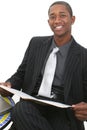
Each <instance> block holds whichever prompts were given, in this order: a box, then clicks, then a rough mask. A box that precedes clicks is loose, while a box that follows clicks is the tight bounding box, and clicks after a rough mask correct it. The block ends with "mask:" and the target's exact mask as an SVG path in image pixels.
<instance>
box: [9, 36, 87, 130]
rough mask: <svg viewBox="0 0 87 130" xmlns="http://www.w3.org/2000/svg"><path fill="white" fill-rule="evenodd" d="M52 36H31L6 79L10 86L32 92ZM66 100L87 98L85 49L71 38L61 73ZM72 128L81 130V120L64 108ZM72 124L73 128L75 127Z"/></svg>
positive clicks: (86, 54) (86, 99)
mask: <svg viewBox="0 0 87 130" xmlns="http://www.w3.org/2000/svg"><path fill="white" fill-rule="evenodd" d="M52 38H53V36H48V37H34V38H32V39H31V41H30V44H29V47H28V48H27V50H26V53H25V56H24V59H23V61H22V63H21V65H20V66H19V68H18V70H17V72H16V73H15V74H14V75H13V76H12V77H11V78H10V79H9V80H10V82H11V83H12V87H14V88H16V89H21V88H22V89H23V91H24V92H26V93H28V94H31V92H32V91H33V89H34V87H35V84H36V81H37V78H38V76H39V74H40V72H41V69H42V66H43V64H44V60H45V57H46V55H47V52H48V50H49V48H50V45H51V43H52ZM63 82H64V97H65V103H66V104H71V105H72V104H75V103H79V102H81V101H85V102H87V50H86V49H85V48H84V47H82V46H80V45H79V44H78V43H77V42H76V41H75V40H74V39H73V42H72V44H71V46H70V49H69V52H68V56H67V60H66V64H65V72H64V77H63ZM67 112H68V113H69V118H70V120H71V121H72V125H73V130H76V126H77V128H78V130H83V126H82V122H80V121H78V120H77V119H75V117H74V115H73V112H72V110H70V109H69V110H67ZM74 126H75V128H74Z"/></svg>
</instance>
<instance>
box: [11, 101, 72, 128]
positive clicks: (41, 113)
mask: <svg viewBox="0 0 87 130" xmlns="http://www.w3.org/2000/svg"><path fill="white" fill-rule="evenodd" d="M66 117H67V115H66V113H65V109H59V108H56V107H53V106H47V105H40V104H37V103H34V102H31V101H24V100H22V101H20V102H19V103H17V104H16V105H15V107H14V108H13V110H12V121H13V125H12V127H11V128H10V130H70V125H69V124H70V123H69V121H68V120H67V118H66Z"/></svg>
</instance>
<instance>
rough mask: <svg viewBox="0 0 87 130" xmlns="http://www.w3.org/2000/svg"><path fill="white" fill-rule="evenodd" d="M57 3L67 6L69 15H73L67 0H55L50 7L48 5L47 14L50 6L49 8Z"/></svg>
mask: <svg viewBox="0 0 87 130" xmlns="http://www.w3.org/2000/svg"><path fill="white" fill-rule="evenodd" d="M57 4H59V5H64V6H65V7H66V8H67V10H68V12H69V14H70V15H71V17H72V16H73V11H72V8H71V6H70V5H69V4H68V3H67V2H65V1H56V2H54V3H53V4H51V5H50V7H49V10H48V14H49V12H50V8H51V7H52V6H53V5H57Z"/></svg>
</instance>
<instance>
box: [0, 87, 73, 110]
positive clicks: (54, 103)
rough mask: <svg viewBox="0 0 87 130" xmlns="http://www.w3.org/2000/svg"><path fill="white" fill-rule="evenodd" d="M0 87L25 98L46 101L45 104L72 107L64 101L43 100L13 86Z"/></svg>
mask: <svg viewBox="0 0 87 130" xmlns="http://www.w3.org/2000/svg"><path fill="white" fill-rule="evenodd" d="M0 87H1V88H2V89H4V90H6V91H9V92H11V93H13V94H16V95H18V96H19V97H21V98H23V99H25V100H33V101H37V102H39V103H44V104H49V105H52V106H56V107H60V108H69V107H71V105H66V104H63V103H59V102H54V101H48V100H42V99H37V98H35V97H33V96H30V95H28V94H26V93H24V92H22V91H19V90H16V89H13V88H9V87H6V86H3V85H0Z"/></svg>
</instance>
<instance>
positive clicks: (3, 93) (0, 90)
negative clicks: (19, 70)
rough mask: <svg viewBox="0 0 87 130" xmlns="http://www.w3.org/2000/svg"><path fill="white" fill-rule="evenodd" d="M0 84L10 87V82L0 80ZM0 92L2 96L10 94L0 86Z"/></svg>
mask: <svg viewBox="0 0 87 130" xmlns="http://www.w3.org/2000/svg"><path fill="white" fill-rule="evenodd" d="M0 85H3V86H7V87H10V88H11V83H10V82H2V83H0ZM0 94H1V95H2V96H11V95H12V94H11V93H10V92H8V91H6V90H4V89H2V88H0Z"/></svg>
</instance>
